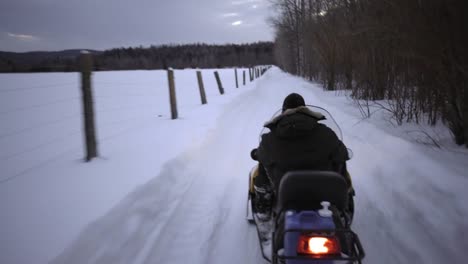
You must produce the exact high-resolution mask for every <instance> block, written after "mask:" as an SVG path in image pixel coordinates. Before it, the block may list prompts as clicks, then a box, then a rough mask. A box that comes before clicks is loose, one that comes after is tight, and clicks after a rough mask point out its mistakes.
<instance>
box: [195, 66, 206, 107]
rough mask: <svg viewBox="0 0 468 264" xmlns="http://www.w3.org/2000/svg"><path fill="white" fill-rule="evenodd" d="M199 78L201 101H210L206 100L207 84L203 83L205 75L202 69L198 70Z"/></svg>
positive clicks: (204, 102) (203, 102)
mask: <svg viewBox="0 0 468 264" xmlns="http://www.w3.org/2000/svg"><path fill="white" fill-rule="evenodd" d="M197 79H198V88H199V89H200V97H201V103H202V104H207V103H208V102H207V101H206V94H205V86H204V85H203V77H202V73H201V71H197Z"/></svg>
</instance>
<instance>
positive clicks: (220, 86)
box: [214, 71, 224, 94]
mask: <svg viewBox="0 0 468 264" xmlns="http://www.w3.org/2000/svg"><path fill="white" fill-rule="evenodd" d="M214 75H215V78H216V82H217V83H218V89H219V93H220V94H224V88H223V84H222V83H221V79H220V78H219V73H218V72H217V71H215V72H214Z"/></svg>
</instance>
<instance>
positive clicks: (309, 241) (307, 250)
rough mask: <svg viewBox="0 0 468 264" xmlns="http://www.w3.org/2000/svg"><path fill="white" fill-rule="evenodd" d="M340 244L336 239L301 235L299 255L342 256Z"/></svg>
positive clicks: (298, 246) (298, 248) (298, 247)
mask: <svg viewBox="0 0 468 264" xmlns="http://www.w3.org/2000/svg"><path fill="white" fill-rule="evenodd" d="M340 252H341V249H340V244H339V242H338V239H337V238H336V237H326V236H308V235H301V236H300V238H299V243H298V244H297V253H299V254H308V255H334V254H340Z"/></svg>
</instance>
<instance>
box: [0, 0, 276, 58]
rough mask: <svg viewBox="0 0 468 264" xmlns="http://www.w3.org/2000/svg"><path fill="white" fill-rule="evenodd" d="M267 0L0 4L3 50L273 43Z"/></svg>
mask: <svg viewBox="0 0 468 264" xmlns="http://www.w3.org/2000/svg"><path fill="white" fill-rule="evenodd" d="M271 14H272V9H271V7H270V4H269V1H268V0H0V50H2V51H20V52H21V51H33V50H63V49H75V48H83V49H84V48H86V49H98V50H104V49H109V48H115V47H128V46H140V45H143V46H149V45H152V44H155V45H158V44H169V43H181V44H182V43H194V42H204V43H221V44H222V43H245V42H254V41H265V40H272V39H273V30H272V29H271V28H270V26H269V25H268V23H267V19H268V17H270V16H271Z"/></svg>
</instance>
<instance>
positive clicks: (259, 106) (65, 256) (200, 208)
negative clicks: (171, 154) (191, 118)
mask: <svg viewBox="0 0 468 264" xmlns="http://www.w3.org/2000/svg"><path fill="white" fill-rule="evenodd" d="M290 92H299V93H301V94H302V95H303V96H304V97H305V99H306V102H307V103H311V104H316V105H319V106H322V107H325V108H327V109H328V110H329V111H330V112H331V113H332V114H333V116H334V117H335V119H336V120H337V121H338V123H339V124H340V125H341V127H342V130H343V132H344V136H345V138H344V141H345V144H347V146H348V147H350V148H352V149H353V151H354V158H353V160H351V161H350V163H349V167H350V171H351V174H352V176H353V180H354V185H355V189H356V192H357V196H356V205H357V209H356V217H355V221H354V229H355V231H356V232H357V233H358V234H359V236H360V237H361V240H362V242H363V245H364V247H365V250H366V252H367V254H368V256H367V258H366V261H365V262H366V263H462V261H461V260H462V257H463V256H462V255H463V253H464V252H463V249H466V248H468V239H467V236H466V232H467V230H468V228H467V224H466V221H464V220H465V219H467V216H468V215H467V212H468V208H467V205H466V204H464V203H463V199H462V200H460V198H466V197H467V194H464V193H463V189H464V188H465V187H466V186H468V180H467V177H466V175H464V173H465V172H466V171H464V170H463V168H462V167H461V165H460V163H456V164H453V165H454V166H452V167H451V168H450V169H447V168H446V167H445V166H442V165H441V164H442V163H443V162H445V161H443V159H436V157H437V155H439V154H440V153H433V152H431V153H427V154H426V153H425V152H427V151H430V150H429V149H428V148H425V147H422V146H419V145H416V144H413V143H410V142H407V141H405V140H403V139H400V138H397V137H394V136H392V135H390V134H388V133H386V132H385V131H383V130H381V129H380V128H378V127H376V126H374V125H372V124H371V123H369V122H361V123H359V125H356V123H357V122H358V121H359V117H358V115H357V114H356V112H357V110H355V109H353V108H352V106H351V105H350V104H349V103H347V102H346V101H344V100H336V99H335V98H333V97H332V96H330V95H329V94H327V93H324V92H322V91H321V90H320V89H318V88H317V87H314V85H312V84H309V83H306V82H304V81H302V80H300V79H298V78H295V77H292V76H289V75H286V74H284V73H281V72H280V71H279V70H278V69H272V70H270V71H269V72H268V73H267V74H266V75H265V76H264V77H262V79H260V80H259V81H258V82H257V87H256V88H255V89H253V90H251V91H248V92H246V93H244V94H242V95H241V96H239V97H238V98H236V99H235V100H234V101H233V102H232V103H230V104H229V105H228V106H227V107H226V108H225V110H224V113H223V114H222V115H221V117H220V118H219V120H218V122H217V126H216V127H215V129H214V130H213V131H212V132H211V133H209V134H208V135H207V136H206V138H205V140H204V141H203V142H202V143H201V144H200V145H196V146H192V148H190V149H188V150H187V151H186V152H185V153H184V154H183V155H181V156H178V157H176V158H175V159H173V160H171V161H169V162H168V163H166V165H165V166H164V167H163V169H162V170H161V173H160V174H159V175H158V176H157V177H155V178H154V179H153V180H152V181H150V182H149V183H147V184H145V185H143V186H141V187H140V188H138V189H137V190H135V191H134V192H133V193H132V194H131V195H129V196H128V197H127V198H125V199H124V200H123V201H122V202H121V203H120V204H119V205H118V206H116V207H115V208H114V209H113V210H111V211H110V212H109V213H108V214H107V215H106V216H104V217H102V218H100V219H98V220H97V221H96V222H94V223H92V224H90V225H89V226H88V228H86V229H85V230H84V231H83V232H82V233H81V235H80V236H79V238H78V239H77V240H76V241H75V242H74V243H73V244H72V245H70V246H69V247H68V248H67V249H66V250H65V251H64V252H63V253H62V254H61V255H59V256H58V257H57V258H56V259H54V261H53V263H228V264H229V263H256V264H257V263H264V261H263V259H262V257H261V253H260V250H259V245H258V240H257V236H256V231H255V229H254V227H253V226H251V225H249V224H248V223H247V222H246V220H245V205H246V200H245V199H246V191H247V173H248V171H249V170H250V168H251V167H252V166H253V165H254V162H253V161H251V160H250V157H249V152H250V150H251V149H252V148H253V147H255V146H256V145H257V144H258V134H259V132H260V129H261V126H262V124H263V123H264V122H265V121H266V120H267V119H269V118H270V117H271V115H272V114H273V113H274V112H275V111H276V110H277V109H278V108H280V106H281V103H282V100H283V98H284V97H285V96H286V95H287V94H289V93H290ZM186 129H187V132H189V131H190V128H189V127H188V128H186ZM450 155H451V154H447V153H443V154H440V156H444V157H445V158H444V159H447V156H450ZM447 170H450V172H449V173H447ZM444 172H445V174H448V176H446V177H445V178H444V177H443V176H442V175H444ZM465 200H466V199H465Z"/></svg>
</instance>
